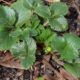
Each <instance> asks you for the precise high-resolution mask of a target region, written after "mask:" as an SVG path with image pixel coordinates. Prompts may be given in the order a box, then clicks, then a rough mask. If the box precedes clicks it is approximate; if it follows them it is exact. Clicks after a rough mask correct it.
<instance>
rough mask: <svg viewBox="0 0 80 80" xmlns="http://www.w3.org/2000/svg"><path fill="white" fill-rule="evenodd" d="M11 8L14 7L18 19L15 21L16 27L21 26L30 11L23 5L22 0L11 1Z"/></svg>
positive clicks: (29, 16)
mask: <svg viewBox="0 0 80 80" xmlns="http://www.w3.org/2000/svg"><path fill="white" fill-rule="evenodd" d="M12 8H14V10H16V12H17V14H18V21H17V23H16V26H17V27H21V26H22V25H23V24H24V23H26V22H27V20H29V19H30V18H31V15H32V12H31V11H30V10H27V9H26V8H25V7H24V6H23V0H18V1H16V2H15V3H13V4H12Z"/></svg>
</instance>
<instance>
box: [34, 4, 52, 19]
mask: <svg viewBox="0 0 80 80" xmlns="http://www.w3.org/2000/svg"><path fill="white" fill-rule="evenodd" d="M35 13H37V14H38V15H39V16H41V17H43V18H50V15H51V13H50V9H49V7H48V6H45V5H41V4H38V5H37V7H36V9H35Z"/></svg>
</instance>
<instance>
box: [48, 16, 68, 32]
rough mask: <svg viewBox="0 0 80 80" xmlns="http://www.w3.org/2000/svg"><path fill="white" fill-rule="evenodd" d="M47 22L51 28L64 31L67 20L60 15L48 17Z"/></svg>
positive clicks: (66, 27)
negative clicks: (52, 17)
mask: <svg viewBox="0 0 80 80" xmlns="http://www.w3.org/2000/svg"><path fill="white" fill-rule="evenodd" d="M49 24H50V26H51V29H53V30H56V31H66V30H67V29H68V23H67V20H66V19H65V18H64V17H62V16H61V17H58V18H55V19H50V20H49Z"/></svg>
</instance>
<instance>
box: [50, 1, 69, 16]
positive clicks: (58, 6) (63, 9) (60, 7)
mask: <svg viewBox="0 0 80 80" xmlns="http://www.w3.org/2000/svg"><path fill="white" fill-rule="evenodd" d="M50 10H51V13H52V16H64V15H66V14H67V13H68V6H67V5H66V4H65V3H62V2H56V3H53V4H52V5H51V6H50Z"/></svg>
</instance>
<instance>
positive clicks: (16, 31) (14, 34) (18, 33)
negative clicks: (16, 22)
mask: <svg viewBox="0 0 80 80" xmlns="http://www.w3.org/2000/svg"><path fill="white" fill-rule="evenodd" d="M22 34H23V31H22V30H21V29H20V28H19V27H18V28H16V29H14V30H13V31H11V32H10V34H9V36H11V37H13V38H17V37H19V36H21V35H22Z"/></svg>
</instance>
